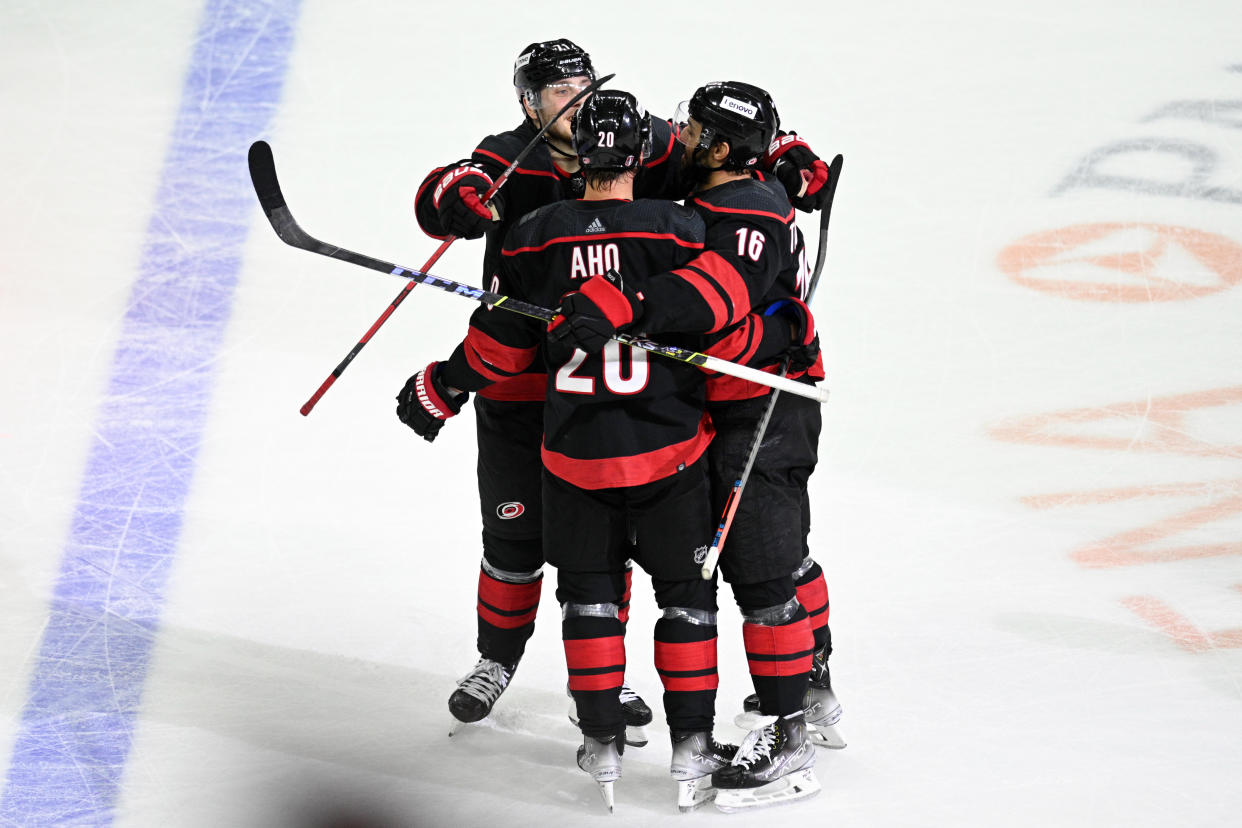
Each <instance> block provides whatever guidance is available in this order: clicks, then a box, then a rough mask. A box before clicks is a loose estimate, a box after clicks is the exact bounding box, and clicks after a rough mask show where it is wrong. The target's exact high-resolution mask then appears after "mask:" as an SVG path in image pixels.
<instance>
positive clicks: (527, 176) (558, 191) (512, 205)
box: [414, 119, 685, 400]
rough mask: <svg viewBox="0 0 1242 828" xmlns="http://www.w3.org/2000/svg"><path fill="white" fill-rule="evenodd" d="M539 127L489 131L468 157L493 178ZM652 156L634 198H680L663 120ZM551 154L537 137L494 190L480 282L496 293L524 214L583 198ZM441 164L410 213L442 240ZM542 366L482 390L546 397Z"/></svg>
mask: <svg viewBox="0 0 1242 828" xmlns="http://www.w3.org/2000/svg"><path fill="white" fill-rule="evenodd" d="M537 132H538V130H537V129H536V128H535V127H534V126H533V125H532V124H531V122H530V121H524V122H523V123H522V124H521V125H520V126H518V127H517V128H515V129H511V130H509V131H508V132H502V133H500V134H499V135H489V136H487V137H486V138H484V139H483V140H482V141H480V142H479V145H478V146H477V147H476V148H475V150H474V152H472V153H471V154H470V158H469V159H468V160H469V161H471V162H473V163H475V164H478V165H480V166H481V167H482V168H483V169H484V170H486V171H487V174H488V175H490V176H491V177H492V179H493V180H495V179H497V178H498V177H499V176H500V174H501V173H502V172H504V171H505V169H507V168H508V166H509V164H510V163H512V161H513V159H514V158H516V157H517V156H518V153H520V152H521V151H522V150H523V149H524V148H525V147H526V145H527V144H529V143H530V141H531V139H533V138H534V137H535V134H536V133H537ZM651 132H652V147H653V151H652V155H651V157H650V158H646V159H644V160H643V166H642V168H641V169H640V170H639V173H638V177H637V178H636V180H635V182H634V195H635V197H636V198H661V199H680V198H681V197H682V196H684V195H685V192H684V190H680V189H679V188H680V186H681V185H680V165H681V157H682V156H681V153H680V152H674V148H675V147H679V145H677V144H676V136H675V134H674V132H673V128H672V125H671V124H670V123H669V122H667V121H662V120H659V119H652V125H651ZM554 159H555V155H554V153H553V152H552V151H551V150H550V149H549V147H548V145H547V144H546V143H543V142H541V143H540V144H538V145H537V146H536V147H535V149H534V150H532V151H531V152H530V154H529V155H527V156H526V158H524V159H522V163H521V164H520V165H518V167H517V168H516V169H515V170H514V171H513V173H512V175H510V177H509V178H508V180H507V181H506V182H505V184H504V186H503V187H501V188H500V190H499V191H498V192H497V193H496V197H495V198H494V199H493V205H494V206H496V207H497V209H498V211H499V213H500V221H498V222H495V224H494V226H493V227H492V228H491V229H490V230H488V233H487V236H486V247H485V251H484V254H483V286H484V287H487V288H489V289H490V290H492V291H494V292H496V293H502V294H505V295H509V294H513V293H514V292H515V291H514V289H513V287H512V286H511V285H509V284H507V283H505V277H504V274H503V273H502V272H501V267H500V259H501V255H500V250H501V247H502V245H503V242H504V240H505V238H506V236H507V234H508V232H509V229H510V228H511V227H513V225H514V224H516V223H517V221H518V220H519V219H520V218H522V216H524V215H526V214H527V213H529V212H531V211H532V210H536V209H538V208H540V207H543V206H545V205H548V204H552V203H555V202H558V201H563V200H566V199H576V198H581V196H582V194H583V192H584V191H585V185H584V183H583V180H582V173H581V172H576V173H567V172H565V171H564V170H562V169H561V168H560V167H558V166H557V165H556V162H555V160H554ZM444 170H445V167H436V168H435V169H434V170H432V171H431V172H430V173H428V175H427V177H426V178H424V179H423V182H422V184H421V185H420V186H419V188H418V194H417V195H416V196H415V201H414V214H415V217H416V218H417V219H418V224H419V226H420V227H421V228H422V229H423V232H425V233H427V234H428V235H430V236H432V237H434V238H438V239H443V238H447V237H446V236H445V235H444V229H443V228H442V227H441V226H440V217H439V214H438V213H437V212H436V208H435V205H434V203H433V201H432V194H433V192H434V190H435V185H436V183H437V182H438V181H439V180H440V176H441V174H442V173H443V171H444ZM542 373H543V368H542V365H541V364H540V363H535V364H534V365H533V366H532V367H531V369H530V370H529V371H527V372H525V373H524V374H522V375H519V376H515V377H513V378H512V379H510V380H508V381H506V382H503V383H498V384H496V385H493V386H491V387H489V388H487V389H484V390H483V391H481V392H480V393H481V394H482V396H485V397H488V398H490V399H499V400H541V399H543V397H544V377H543V375H542Z"/></svg>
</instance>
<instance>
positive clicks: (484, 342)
mask: <svg viewBox="0 0 1242 828" xmlns="http://www.w3.org/2000/svg"><path fill="white" fill-rule="evenodd" d="M466 347H467V351H473V352H474V353H476V354H478V355H479V358H480V359H483V360H486V361H487V363H488V364H489V365H491V366H493V367H494V368H498V369H500V370H501V371H504V372H505V373H506V374H516V373H518V372H520V371H524V370H525V369H527V368H529V367H530V364H531V363H532V362H534V361H535V353H536V352H537V351H538V348H537V347H535V346H532V347H530V348H515V347H514V346H512V345H506V344H505V343H503V342H501V341H499V340H498V339H495V338H494V337H492V336H489V335H488V334H486V333H484V332H483V331H481V330H479V329H478V328H476V327H474V326H473V325H472V326H471V327H470V330H469V331H468V332H467V333H466ZM471 364H473V362H472V363H471Z"/></svg>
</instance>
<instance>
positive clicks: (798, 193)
mask: <svg viewBox="0 0 1242 828" xmlns="http://www.w3.org/2000/svg"><path fill="white" fill-rule="evenodd" d="M764 160H765V161H766V163H767V167H768V169H770V170H771V171H772V173H773V175H775V176H776V178H777V180H779V181H780V182H781V185H782V186H783V187H784V188H785V192H786V193H788V194H789V201H790V202H791V203H792V204H793V206H795V207H797V208H798V209H799V210H802V211H804V212H807V213H810V212H813V211H815V210H821V209H823V207H824V205H825V204H826V203H827V201H828V165H827V164H825V163H824V162H823V161H821V160H820V158H819V156H818V155H816V154H815V153H814V152H812V151H811V148H810V147H809V146H808V145H807V143H806V141H803V140H802V139H801V138H799V137H798V133H796V132H791V133H789V134H788V135H779V136H777V138H776V140H774V141H773V142H772V144H771V146H769V147H768V153H767V155H766V156H765V157H764Z"/></svg>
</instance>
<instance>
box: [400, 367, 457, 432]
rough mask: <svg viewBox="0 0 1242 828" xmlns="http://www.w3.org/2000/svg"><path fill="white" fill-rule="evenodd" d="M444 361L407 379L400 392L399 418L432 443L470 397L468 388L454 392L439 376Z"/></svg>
mask: <svg viewBox="0 0 1242 828" xmlns="http://www.w3.org/2000/svg"><path fill="white" fill-rule="evenodd" d="M439 367H440V363H438V362H433V363H431V364H430V365H428V366H427V367H426V368H424V369H423V370H421V371H419V372H418V373H417V374H415V375H414V376H412V377H410V378H409V379H408V380H406V381H405V387H404V388H402V389H401V393H400V394H398V395H397V418H398V419H400V420H401V422H403V423H405V424H406V425H408V426H409V427H410V428H412V429H414V431H416V432H417V433H418V434H419V435H420V436H421V437H422V438H423V439H424V440H426V441H427V442H428V443H430V442H431V441H432V440H434V439H436V435H437V434H439V433H440V429H441V428H443V427H444V421H445V420H447V419H448V418H449V417H452V416H453V415H455V414H457V413H459V412H460V411H461V407H462V406H463V405H465V404H466V400H468V399H470V395H469V394H468V393H466V392H465V391H462V392H461V393H459V394H453V393H451V392H450V391H449V390H448V388H446V387H445V386H444V383H443V382H441V381H440V377H439Z"/></svg>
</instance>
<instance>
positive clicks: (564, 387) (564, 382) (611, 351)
mask: <svg viewBox="0 0 1242 828" xmlns="http://www.w3.org/2000/svg"><path fill="white" fill-rule="evenodd" d="M625 350H626V352H627V353H628V354H629V359H627V360H625V362H628V363H629V375H628V376H626V375H623V374H622V365H621V363H622V359H621V343H620V342H618V341H616V340H615V339H613V340H610V341H609V342H608V344H607V345H605V346H604V350H603V351H601V352H600V355H601V356H602V357H603V358H604V387H605V388H607V389H608V390H609V391H610V392H611V393H613V394H637V393H638V392H639V391H642V390H643V389H644V388H646V387H647V375H648V369H647V352H646V351H644V350H642V349H641V348H631V347H630V346H629V345H626V346H625ZM586 358H587V355H586V352H585V351H581V350H579V349H577V348H575V349H574V353H573V356H571V357H570V358H569V361H568V362H566V363H565V364H564V365H562V366H561V367H560V370H559V371H557V372H556V385H555V388H556V390H557V391H560V392H561V393H562V394H594V393H595V378H594V377H584V376H580V375H578V374H575V373H574V371H576V370H578V368H579V367H580V366H581V365H582V362H583V360H585V359H586Z"/></svg>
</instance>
